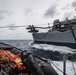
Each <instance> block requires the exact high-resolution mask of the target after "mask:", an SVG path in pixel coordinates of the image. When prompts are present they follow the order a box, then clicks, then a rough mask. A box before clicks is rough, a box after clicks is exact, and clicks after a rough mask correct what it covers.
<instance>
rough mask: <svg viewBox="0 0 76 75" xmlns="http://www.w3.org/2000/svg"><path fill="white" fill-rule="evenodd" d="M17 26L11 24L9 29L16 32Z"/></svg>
mask: <svg viewBox="0 0 76 75" xmlns="http://www.w3.org/2000/svg"><path fill="white" fill-rule="evenodd" d="M15 26H16V24H9V25H8V28H9V30H15V29H16V28H18V27H15Z"/></svg>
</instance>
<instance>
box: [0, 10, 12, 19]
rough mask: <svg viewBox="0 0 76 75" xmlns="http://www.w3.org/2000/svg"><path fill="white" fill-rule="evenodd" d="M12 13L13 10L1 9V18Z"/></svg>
mask: <svg viewBox="0 0 76 75" xmlns="http://www.w3.org/2000/svg"><path fill="white" fill-rule="evenodd" d="M12 13H13V12H12V11H8V10H0V20H2V19H4V18H5V17H6V16H9V15H11V14H12Z"/></svg>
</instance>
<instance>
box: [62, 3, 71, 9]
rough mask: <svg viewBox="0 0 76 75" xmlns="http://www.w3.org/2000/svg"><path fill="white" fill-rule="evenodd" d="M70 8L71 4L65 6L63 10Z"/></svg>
mask: <svg viewBox="0 0 76 75" xmlns="http://www.w3.org/2000/svg"><path fill="white" fill-rule="evenodd" d="M69 6H70V4H67V5H66V6H64V7H63V8H62V10H67V9H68V7H69Z"/></svg>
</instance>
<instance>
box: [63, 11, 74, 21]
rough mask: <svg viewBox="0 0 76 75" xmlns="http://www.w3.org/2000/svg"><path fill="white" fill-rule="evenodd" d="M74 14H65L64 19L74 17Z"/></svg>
mask: <svg viewBox="0 0 76 75" xmlns="http://www.w3.org/2000/svg"><path fill="white" fill-rule="evenodd" d="M72 14H73V13H72V12H65V13H64V17H63V19H64V20H65V19H66V18H67V17H68V18H70V17H72Z"/></svg>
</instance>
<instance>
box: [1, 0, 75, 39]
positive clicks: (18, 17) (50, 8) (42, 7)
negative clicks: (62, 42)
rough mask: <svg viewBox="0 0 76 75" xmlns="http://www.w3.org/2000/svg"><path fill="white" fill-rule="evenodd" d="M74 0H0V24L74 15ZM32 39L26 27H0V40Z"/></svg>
mask: <svg viewBox="0 0 76 75" xmlns="http://www.w3.org/2000/svg"><path fill="white" fill-rule="evenodd" d="M75 8H76V0H0V26H21V25H25V26H27V25H32V24H33V25H35V26H36V25H38V24H46V26H48V25H47V24H48V23H52V22H53V21H54V20H55V19H60V20H65V19H66V17H68V18H69V19H70V18H73V17H74V16H75V15H76V11H75ZM3 39H9V40H10V39H17V40H19V39H25V40H26V39H32V36H31V34H29V33H28V32H27V30H26V28H16V29H11V28H0V40H3Z"/></svg>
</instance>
